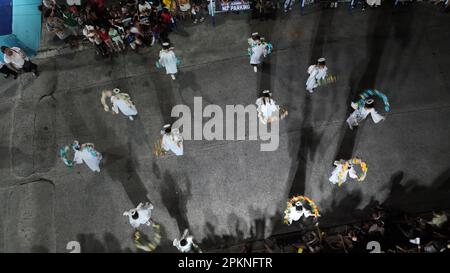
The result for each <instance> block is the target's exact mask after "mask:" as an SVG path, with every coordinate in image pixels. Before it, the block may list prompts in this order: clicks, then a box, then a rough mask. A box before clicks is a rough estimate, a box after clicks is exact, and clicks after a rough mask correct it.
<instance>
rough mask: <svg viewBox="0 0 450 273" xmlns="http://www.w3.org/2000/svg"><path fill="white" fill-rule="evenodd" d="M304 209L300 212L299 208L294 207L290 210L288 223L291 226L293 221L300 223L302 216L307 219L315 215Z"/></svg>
mask: <svg viewBox="0 0 450 273" xmlns="http://www.w3.org/2000/svg"><path fill="white" fill-rule="evenodd" d="M301 207H302V209H301V210H298V209H297V206H292V207H290V208H289V216H288V222H289V225H290V224H292V222H293V221H298V220H300V218H301V217H302V216H305V217H306V218H308V217H311V216H313V214H312V213H311V212H310V211H309V210H307V209H305V207H303V206H301Z"/></svg>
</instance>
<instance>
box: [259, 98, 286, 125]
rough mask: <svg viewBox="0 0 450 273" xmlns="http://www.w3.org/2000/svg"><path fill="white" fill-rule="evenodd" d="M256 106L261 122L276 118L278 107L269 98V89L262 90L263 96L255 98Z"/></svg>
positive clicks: (268, 121) (264, 122)
mask: <svg viewBox="0 0 450 273" xmlns="http://www.w3.org/2000/svg"><path fill="white" fill-rule="evenodd" d="M256 106H257V107H258V108H257V111H258V118H259V120H260V121H261V123H263V124H267V123H271V122H273V121H275V120H278V118H279V109H280V107H279V106H278V105H276V103H275V101H274V100H273V99H272V98H271V96H270V91H269V90H264V91H263V96H262V97H260V98H258V99H257V100H256Z"/></svg>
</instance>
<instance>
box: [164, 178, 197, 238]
mask: <svg viewBox="0 0 450 273" xmlns="http://www.w3.org/2000/svg"><path fill="white" fill-rule="evenodd" d="M160 194H161V199H162V203H163V205H164V206H165V207H166V209H167V211H168V212H169V215H170V216H171V217H172V218H175V220H176V222H177V224H178V230H179V231H180V234H182V233H183V231H184V230H185V229H189V221H188V219H187V202H188V200H189V198H190V197H191V182H190V180H189V179H188V178H186V190H184V191H183V190H182V189H181V188H180V187H179V185H178V184H177V183H176V182H175V180H174V178H173V176H172V175H171V174H170V173H169V172H168V171H165V173H164V178H163V181H162V185H161V189H160Z"/></svg>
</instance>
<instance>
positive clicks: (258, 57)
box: [249, 35, 268, 72]
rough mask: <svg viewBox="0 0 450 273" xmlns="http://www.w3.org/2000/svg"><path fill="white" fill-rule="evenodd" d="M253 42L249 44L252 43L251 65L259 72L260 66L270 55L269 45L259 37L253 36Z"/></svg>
mask: <svg viewBox="0 0 450 273" xmlns="http://www.w3.org/2000/svg"><path fill="white" fill-rule="evenodd" d="M252 40H253V41H249V43H251V47H250V64H251V65H252V66H253V70H254V71H255V72H258V65H259V64H261V63H262V61H263V60H264V58H265V57H266V56H267V54H268V45H267V43H263V42H262V41H261V37H260V36H259V35H255V36H252Z"/></svg>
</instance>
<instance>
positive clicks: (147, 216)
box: [123, 202, 153, 228]
mask: <svg viewBox="0 0 450 273" xmlns="http://www.w3.org/2000/svg"><path fill="white" fill-rule="evenodd" d="M152 210H153V205H152V204H151V203H149V202H146V203H145V204H143V203H139V205H138V206H137V207H136V208H134V209H130V210H129V211H125V212H124V213H123V216H128V220H129V221H130V225H131V226H132V227H134V228H138V227H139V226H140V225H147V226H150V225H151V224H152V223H151V222H152V220H151V217H152Z"/></svg>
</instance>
